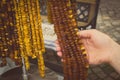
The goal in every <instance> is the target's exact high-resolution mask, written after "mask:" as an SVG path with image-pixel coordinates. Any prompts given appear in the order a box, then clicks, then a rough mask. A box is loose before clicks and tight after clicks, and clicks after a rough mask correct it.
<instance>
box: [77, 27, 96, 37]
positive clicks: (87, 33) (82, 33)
mask: <svg viewBox="0 0 120 80" xmlns="http://www.w3.org/2000/svg"><path fill="white" fill-rule="evenodd" d="M95 31H96V30H95V29H91V30H82V31H80V32H78V33H77V34H78V36H79V37H80V38H90V37H91V36H92V34H93V32H95Z"/></svg>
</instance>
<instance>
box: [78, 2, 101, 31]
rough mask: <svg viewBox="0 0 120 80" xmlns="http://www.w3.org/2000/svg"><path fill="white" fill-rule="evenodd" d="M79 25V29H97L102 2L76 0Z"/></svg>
mask: <svg viewBox="0 0 120 80" xmlns="http://www.w3.org/2000/svg"><path fill="white" fill-rule="evenodd" d="M76 1H77V17H76V19H77V23H78V28H79V29H89V28H96V19H97V15H98V7H99V3H100V0H76Z"/></svg>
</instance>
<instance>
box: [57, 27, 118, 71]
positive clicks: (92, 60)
mask: <svg viewBox="0 0 120 80" xmlns="http://www.w3.org/2000/svg"><path fill="white" fill-rule="evenodd" d="M78 36H79V38H80V40H81V41H82V43H83V45H84V47H85V49H86V51H87V56H88V61H89V64H92V65H98V64H102V63H108V64H110V65H111V66H112V67H114V68H115V69H116V71H118V73H120V52H119V50H120V45H119V44H117V43H116V42H115V41H113V40H112V39H111V38H110V37H109V36H108V35H106V34H104V33H102V32H100V31H97V30H95V29H91V30H84V31H80V32H78ZM56 49H57V51H58V52H57V54H58V56H60V57H62V52H61V48H60V46H59V43H58V41H56Z"/></svg>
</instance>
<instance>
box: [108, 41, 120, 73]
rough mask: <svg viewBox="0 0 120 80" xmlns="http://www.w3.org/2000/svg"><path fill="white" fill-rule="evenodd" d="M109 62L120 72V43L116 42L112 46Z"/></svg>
mask: <svg viewBox="0 0 120 80" xmlns="http://www.w3.org/2000/svg"><path fill="white" fill-rule="evenodd" d="M109 57H110V58H109V64H110V65H111V66H112V67H114V68H115V69H116V70H117V71H118V72H119V73H120V69H119V67H120V45H119V44H117V43H115V42H114V44H113V46H112V47H111V52H110V56H109Z"/></svg>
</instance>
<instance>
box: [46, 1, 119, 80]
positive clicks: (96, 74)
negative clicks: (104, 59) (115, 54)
mask: <svg viewBox="0 0 120 80" xmlns="http://www.w3.org/2000/svg"><path fill="white" fill-rule="evenodd" d="M97 29H98V30H100V31H102V32H104V33H106V34H108V35H109V36H110V37H112V38H113V39H114V40H115V41H116V42H117V43H119V44H120V0H101V3H100V7H99V14H98V20H97ZM47 70H48V72H47V74H48V75H49V74H51V75H50V76H46V79H44V80H57V77H56V76H57V75H56V73H54V72H53V71H52V70H49V69H47ZM51 77H52V78H51ZM88 80H120V75H119V74H118V73H117V72H116V71H115V70H114V69H113V68H112V67H111V66H110V65H108V64H102V65H99V66H91V67H90V69H89V76H88Z"/></svg>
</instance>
